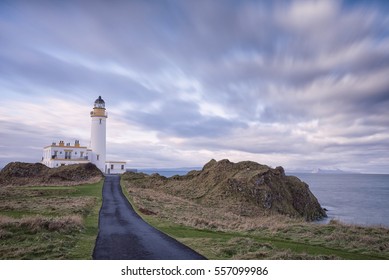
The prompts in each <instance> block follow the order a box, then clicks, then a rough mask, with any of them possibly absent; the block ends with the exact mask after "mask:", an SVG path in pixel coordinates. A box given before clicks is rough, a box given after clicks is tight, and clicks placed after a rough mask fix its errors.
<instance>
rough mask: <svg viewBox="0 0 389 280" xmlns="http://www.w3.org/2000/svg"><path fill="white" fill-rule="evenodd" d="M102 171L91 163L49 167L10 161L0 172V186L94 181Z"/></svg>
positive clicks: (97, 179)
mask: <svg viewBox="0 0 389 280" xmlns="http://www.w3.org/2000/svg"><path fill="white" fill-rule="evenodd" d="M102 178H103V173H102V172H101V171H100V170H99V169H98V168H97V167H96V166H95V165H94V164H92V163H84V164H73V165H66V166H60V167H58V168H49V167H47V166H45V165H43V164H41V163H24V162H11V163H9V164H7V165H6V166H5V167H4V168H3V169H2V170H1V172H0V186H25V185H28V186H45V185H51V186H52V185H55V186H66V185H80V184H86V183H96V182H98V181H100V180H101V179H102Z"/></svg>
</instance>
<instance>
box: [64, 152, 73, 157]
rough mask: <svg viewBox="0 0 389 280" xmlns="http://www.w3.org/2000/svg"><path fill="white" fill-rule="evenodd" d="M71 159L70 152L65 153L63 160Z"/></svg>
mask: <svg viewBox="0 0 389 280" xmlns="http://www.w3.org/2000/svg"><path fill="white" fill-rule="evenodd" d="M71 158H72V152H70V151H65V159H71Z"/></svg>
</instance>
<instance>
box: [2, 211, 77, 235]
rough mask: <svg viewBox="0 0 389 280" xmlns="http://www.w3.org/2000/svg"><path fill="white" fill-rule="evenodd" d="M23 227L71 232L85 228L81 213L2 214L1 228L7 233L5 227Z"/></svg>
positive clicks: (32, 229) (32, 230)
mask: <svg viewBox="0 0 389 280" xmlns="http://www.w3.org/2000/svg"><path fill="white" fill-rule="evenodd" d="M9 228H13V229H15V228H23V229H27V230H28V231H30V232H37V231H41V230H48V231H59V232H71V231H77V230H81V229H82V228H83V219H82V217H81V216H79V215H71V216H62V217H46V216H41V215H37V216H28V217H22V218H11V217H7V216H0V229H1V230H2V231H3V232H4V233H6V231H5V229H9Z"/></svg>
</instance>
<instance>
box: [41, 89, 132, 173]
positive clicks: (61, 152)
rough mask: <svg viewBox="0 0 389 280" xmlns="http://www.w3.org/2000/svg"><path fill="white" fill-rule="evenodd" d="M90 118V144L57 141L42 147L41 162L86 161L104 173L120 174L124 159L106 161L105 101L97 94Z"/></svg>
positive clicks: (66, 163)
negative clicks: (82, 144)
mask: <svg viewBox="0 0 389 280" xmlns="http://www.w3.org/2000/svg"><path fill="white" fill-rule="evenodd" d="M90 116H91V118H92V126H91V139H90V146H89V147H86V146H81V145H80V142H79V141H78V140H75V141H74V143H66V144H65V142H64V141H62V140H61V141H59V143H58V144H57V143H55V142H53V143H52V144H51V145H50V146H47V147H44V148H43V157H42V163H43V164H45V165H46V166H48V167H51V168H54V167H58V166H63V165H69V164H78V163H87V162H91V163H93V164H95V165H96V166H97V167H98V168H99V169H100V170H101V171H102V172H103V173H105V174H122V173H124V172H125V171H126V162H125V161H106V142H107V141H106V123H107V118H108V115H107V112H106V110H105V102H104V100H103V99H102V98H101V96H99V98H98V99H96V101H95V104H94V107H93V111H92V112H90Z"/></svg>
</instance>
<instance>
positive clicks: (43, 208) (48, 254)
mask: <svg viewBox="0 0 389 280" xmlns="http://www.w3.org/2000/svg"><path fill="white" fill-rule="evenodd" d="M102 186H103V180H102V181H101V182H99V183H95V184H88V185H80V186H69V187H4V188H1V189H0V258H1V259H90V258H91V256H92V252H93V248H94V245H95V240H96V236H97V233H98V214H99V209H100V207H101V202H102Z"/></svg>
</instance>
